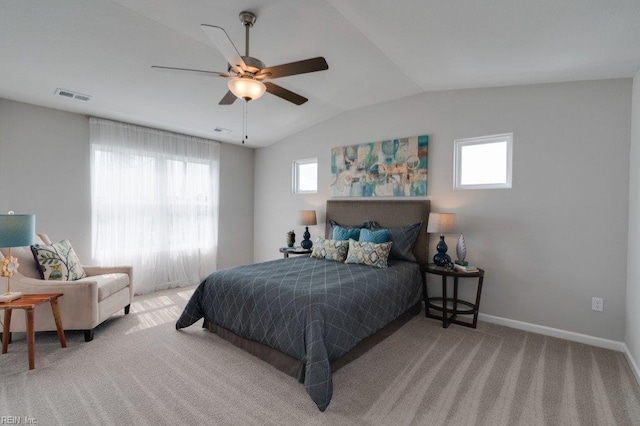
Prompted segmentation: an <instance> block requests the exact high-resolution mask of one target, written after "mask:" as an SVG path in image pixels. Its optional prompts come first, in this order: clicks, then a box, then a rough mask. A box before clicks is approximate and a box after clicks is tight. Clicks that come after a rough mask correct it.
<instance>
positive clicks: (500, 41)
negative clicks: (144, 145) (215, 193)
mask: <svg viewBox="0 0 640 426" xmlns="http://www.w3.org/2000/svg"><path fill="white" fill-rule="evenodd" d="M243 10H247V11H251V12H253V13H255V14H256V15H257V17H258V18H257V22H256V24H255V26H254V27H253V28H252V29H251V51H250V54H251V56H253V57H256V58H259V59H260V60H262V61H263V62H264V63H265V64H266V65H267V66H272V65H277V64H281V63H287V62H292V61H297V60H301V59H306V58H311V57H315V56H323V57H325V58H326V60H327V62H328V64H329V70H327V71H322V72H316V73H311V74H303V75H298V76H292V77H284V78H281V79H278V80H277V81H275V82H277V84H279V85H281V86H283V87H285V88H287V89H289V90H292V91H294V92H297V93H299V94H301V95H303V96H305V97H307V98H309V102H307V103H305V104H303V105H301V106H296V105H294V104H291V103H289V102H286V101H283V100H282V99H280V98H277V97H275V96H272V95H270V94H266V95H264V96H263V97H262V98H260V99H258V100H256V101H252V102H250V103H249V104H248V112H247V117H246V120H247V121H246V123H247V129H248V135H249V138H248V140H247V146H252V147H260V146H267V145H269V144H272V143H274V142H276V141H278V140H280V139H282V138H284V137H286V136H289V135H292V134H295V133H297V132H299V131H301V130H303V129H305V128H308V127H311V126H314V125H316V124H318V123H320V122H322V121H324V120H326V119H328V118H330V117H332V116H335V115H337V114H340V113H341V112H344V111H347V110H351V109H355V108H360V107H364V106H367V105H372V104H376V103H380V102H384V101H388V100H392V99H396V98H402V97H405V96H411V95H415V94H418V93H422V92H427V91H434V90H447V89H460V88H476V87H496V86H509V85H522V84H535V83H546V82H562V81H575V80H591V79H606V78H620V77H633V76H634V74H635V73H636V71H637V70H638V68H639V67H640V1H638V0H609V1H603V0H536V1H531V0H491V1H477V0H449V1H442V0H277V1H276V0H189V1H185V0H87V1H80V0H47V1H41V0H13V1H10V0H0V97H3V98H7V99H13V100H18V101H22V102H28V103H33V104H37V105H43V106H47V107H51V108H57V109H61V110H66V111H72V112H77V113H83V114H90V115H96V116H99V117H104V118H111V119H115V120H122V121H126V122H130V123H135V124H141V125H146V126H151V127H156V128H160V129H165V130H171V131H177V132H181V133H186V134H190V135H195V136H201V137H206V138H212V139H216V140H220V141H223V142H230V143H240V142H241V141H242V139H243V131H242V130H243V115H244V113H243V102H240V101H236V102H235V103H234V104H233V105H230V106H221V105H218V102H219V100H220V99H221V98H222V97H223V96H224V94H225V93H226V91H227V86H226V81H225V80H224V79H223V78H220V77H212V76H208V75H195V74H189V73H178V72H169V71H158V70H154V69H152V68H151V65H165V66H174V67H182V68H194V69H203V70H212V71H226V70H227V63H226V60H225V59H224V57H223V56H222V54H220V52H218V50H217V49H216V48H215V47H214V45H213V43H212V42H211V40H210V39H209V38H208V37H207V36H206V34H205V33H204V32H203V31H202V30H201V28H200V24H211V25H217V26H220V27H223V28H224V29H225V30H226V32H227V33H228V35H229V37H230V38H231V40H233V42H234V44H235V45H236V47H237V48H238V50H239V51H240V53H241V54H244V37H245V34H244V28H243V27H242V25H241V24H240V21H239V19H238V14H239V13H240V12H241V11H243ZM58 88H60V89H66V90H71V91H75V92H79V93H82V94H87V95H91V97H92V99H91V101H90V102H83V101H79V100H75V99H68V98H65V97H62V96H57V95H55V91H56V89H58ZM216 127H220V128H223V129H228V130H229V131H230V132H222V133H220V132H216V131H214V129H215V128H216Z"/></svg>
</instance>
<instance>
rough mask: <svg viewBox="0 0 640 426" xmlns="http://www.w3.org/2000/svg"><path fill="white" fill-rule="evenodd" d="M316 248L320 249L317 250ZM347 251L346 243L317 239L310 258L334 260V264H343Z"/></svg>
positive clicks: (347, 244)
mask: <svg viewBox="0 0 640 426" xmlns="http://www.w3.org/2000/svg"><path fill="white" fill-rule="evenodd" d="M318 247H320V248H319V249H318ZM316 249H317V250H316ZM348 250H349V242H348V241H338V240H325V239H324V238H321V237H318V238H317V239H316V243H315V245H314V246H313V252H312V253H311V256H312V257H317V258H319V259H323V258H324V259H328V260H335V261H336V262H344V260H345V259H346V258H347V251H348Z"/></svg>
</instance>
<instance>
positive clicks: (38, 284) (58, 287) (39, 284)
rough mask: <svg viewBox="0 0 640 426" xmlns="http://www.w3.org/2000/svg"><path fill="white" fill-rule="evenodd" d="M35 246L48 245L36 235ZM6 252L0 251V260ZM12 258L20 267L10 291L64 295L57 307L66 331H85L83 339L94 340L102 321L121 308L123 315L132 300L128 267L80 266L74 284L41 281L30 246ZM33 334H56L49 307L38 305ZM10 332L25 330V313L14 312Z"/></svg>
mask: <svg viewBox="0 0 640 426" xmlns="http://www.w3.org/2000/svg"><path fill="white" fill-rule="evenodd" d="M36 244H51V240H50V239H49V237H48V236H47V235H45V234H38V235H37V236H36ZM7 252H8V249H2V250H0V259H2V258H4V256H5V255H7ZM13 256H14V257H17V258H18V263H19V264H20V267H19V268H18V272H17V273H16V274H15V275H14V276H13V277H12V278H11V290H12V291H20V292H22V293H63V294H64V296H62V297H61V298H60V299H58V304H59V306H60V316H61V318H62V325H63V327H64V329H65V330H82V331H84V340H85V341H86V342H89V341H91V340H92V339H93V330H94V328H95V327H96V326H97V325H98V324H101V323H102V322H103V321H104V320H106V319H107V318H109V317H110V316H112V315H113V314H115V313H116V312H117V311H119V310H120V309H123V308H124V313H125V315H126V314H128V313H129V307H130V305H131V302H132V300H133V285H132V277H133V268H132V267H131V266H117V267H101V266H83V268H84V270H85V272H86V273H87V277H86V278H82V279H79V280H76V281H46V280H42V279H40V272H39V271H38V268H37V265H36V261H35V260H34V258H33V254H32V253H31V249H30V248H29V247H14V248H13ZM5 288H6V278H0V290H1V291H4V289H5ZM34 319H35V321H34V322H35V331H55V330H56V324H55V322H54V320H53V315H51V309H50V308H49V306H48V305H40V306H38V307H37V308H36V309H35V311H34ZM11 331H12V332H22V331H26V322H25V319H24V311H22V310H15V311H14V312H13V316H12V319H11Z"/></svg>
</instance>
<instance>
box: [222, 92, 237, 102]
mask: <svg viewBox="0 0 640 426" xmlns="http://www.w3.org/2000/svg"><path fill="white" fill-rule="evenodd" d="M236 99H238V98H236V95H234V94H233V93H232V92H231V90H229V91H228V92H227V94H226V95H224V96H223V97H222V99H220V102H218V105H231V104H232V103H234V102H235V101H236Z"/></svg>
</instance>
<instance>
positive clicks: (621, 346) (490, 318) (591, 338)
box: [478, 314, 627, 352]
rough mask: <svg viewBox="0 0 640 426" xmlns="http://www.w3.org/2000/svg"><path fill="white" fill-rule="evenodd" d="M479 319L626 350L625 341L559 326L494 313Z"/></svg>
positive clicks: (612, 348) (621, 350) (616, 349)
mask: <svg viewBox="0 0 640 426" xmlns="http://www.w3.org/2000/svg"><path fill="white" fill-rule="evenodd" d="M478 319H479V320H481V321H486V322H490V323H492V324H499V325H504V326H506V327H511V328H517V329H518V330H524V331H530V332H532V333H538V334H543V335H545V336H551V337H559V338H560V339H566V340H571V341H572V342H578V343H584V344H587V345H591V346H597V347H599V348H605V349H611V350H614V351H618V352H625V348H626V347H627V345H625V343H624V342H618V341H615V340H609V339H602V338H600V337H594V336H589V335H588V334H580V333H574V332H573V331H566V330H560V329H558V328H551V327H546V326H544V325H537V324H531V323H529V322H522V321H516V320H512V319H508V318H502V317H495V316H493V315H487V314H480V315H478Z"/></svg>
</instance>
